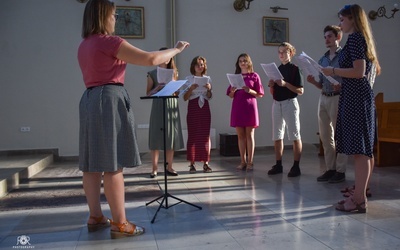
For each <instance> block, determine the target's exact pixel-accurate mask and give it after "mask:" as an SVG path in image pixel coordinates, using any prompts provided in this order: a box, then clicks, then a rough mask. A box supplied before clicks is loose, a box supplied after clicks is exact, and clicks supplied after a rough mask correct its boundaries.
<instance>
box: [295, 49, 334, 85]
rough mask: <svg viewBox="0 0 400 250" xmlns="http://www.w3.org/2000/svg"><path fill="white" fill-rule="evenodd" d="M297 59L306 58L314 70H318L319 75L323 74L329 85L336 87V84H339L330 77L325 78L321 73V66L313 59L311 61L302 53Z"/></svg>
mask: <svg viewBox="0 0 400 250" xmlns="http://www.w3.org/2000/svg"><path fill="white" fill-rule="evenodd" d="M299 57H304V58H306V59H307V60H308V61H309V63H310V64H311V65H312V66H313V67H314V68H315V69H316V70H318V72H319V73H321V74H323V75H324V76H325V77H326V79H328V81H329V82H330V83H333V84H334V85H338V84H339V82H338V81H336V80H335V79H334V78H333V77H332V76H326V75H325V74H324V73H323V72H322V70H321V69H322V66H321V65H319V64H318V63H317V62H316V61H314V59H312V58H311V57H309V56H308V55H307V54H306V53H305V52H304V51H302V52H301V54H300V55H299Z"/></svg>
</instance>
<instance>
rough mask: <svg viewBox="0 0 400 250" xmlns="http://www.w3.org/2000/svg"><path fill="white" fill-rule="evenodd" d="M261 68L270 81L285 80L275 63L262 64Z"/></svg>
mask: <svg viewBox="0 0 400 250" xmlns="http://www.w3.org/2000/svg"><path fill="white" fill-rule="evenodd" d="M261 67H262V69H263V70H264V72H265V74H266V75H267V76H268V78H269V79H272V80H274V81H275V80H280V79H283V76H282V74H281V72H280V71H279V69H278V67H277V66H276V64H275V63H274V62H273V63H268V64H264V63H261Z"/></svg>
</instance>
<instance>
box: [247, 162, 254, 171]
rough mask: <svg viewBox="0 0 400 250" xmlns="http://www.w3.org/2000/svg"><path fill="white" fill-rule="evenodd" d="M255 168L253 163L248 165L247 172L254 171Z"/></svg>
mask: <svg viewBox="0 0 400 250" xmlns="http://www.w3.org/2000/svg"><path fill="white" fill-rule="evenodd" d="M253 167H254V164H253V163H249V164H247V166H246V171H253Z"/></svg>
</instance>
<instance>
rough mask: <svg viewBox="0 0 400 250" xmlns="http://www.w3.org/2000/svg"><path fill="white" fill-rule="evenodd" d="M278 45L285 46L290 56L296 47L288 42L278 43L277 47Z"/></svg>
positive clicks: (294, 52) (294, 53)
mask: <svg viewBox="0 0 400 250" xmlns="http://www.w3.org/2000/svg"><path fill="white" fill-rule="evenodd" d="M279 47H285V48H286V49H287V50H288V51H289V54H290V58H292V57H293V56H294V55H296V48H295V47H294V46H293V45H291V44H290V43H288V42H283V43H281V44H279V46H278V48H279Z"/></svg>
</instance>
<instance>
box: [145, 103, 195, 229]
mask: <svg viewBox="0 0 400 250" xmlns="http://www.w3.org/2000/svg"><path fill="white" fill-rule="evenodd" d="M169 98H178V96H143V97H140V99H162V100H163V126H162V128H161V129H162V131H163V137H164V138H163V140H164V193H163V194H162V195H160V196H159V197H157V198H155V199H154V200H152V201H150V202H147V203H146V206H147V205H150V204H151V203H153V202H155V201H157V202H158V200H159V199H161V198H162V201H161V202H158V203H159V204H160V206H158V209H157V211H156V213H155V214H154V217H153V219H152V220H151V223H154V220H155V219H156V216H157V213H158V211H160V209H161V208H165V209H168V208H170V207H173V206H175V205H178V204H179V203H182V202H184V203H186V204H188V205H191V206H193V207H197V208H198V209H200V210H202V207H200V206H197V205H194V204H192V203H190V202H187V201H185V200H182V199H179V198H177V197H175V196H173V195H171V194H170V193H168V178H167V167H168V162H167V152H166V148H167V135H166V131H165V128H166V119H165V115H166V114H165V109H166V105H165V102H166V100H167V99H169ZM159 186H160V185H159ZM160 189H161V187H160ZM168 197H171V198H174V199H175V200H178V201H179V202H177V203H175V204H173V205H168ZM164 202H165V206H164V205H163V203H164Z"/></svg>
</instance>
